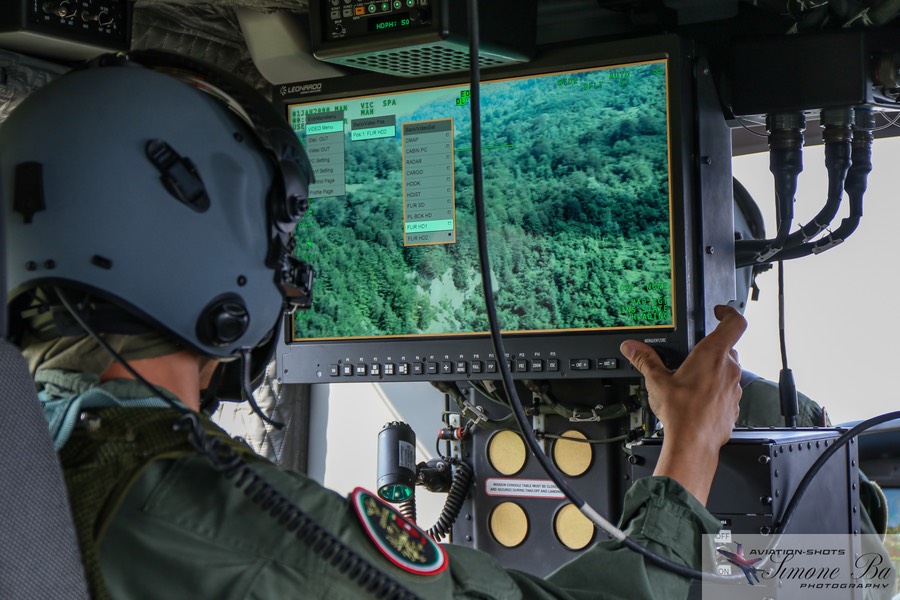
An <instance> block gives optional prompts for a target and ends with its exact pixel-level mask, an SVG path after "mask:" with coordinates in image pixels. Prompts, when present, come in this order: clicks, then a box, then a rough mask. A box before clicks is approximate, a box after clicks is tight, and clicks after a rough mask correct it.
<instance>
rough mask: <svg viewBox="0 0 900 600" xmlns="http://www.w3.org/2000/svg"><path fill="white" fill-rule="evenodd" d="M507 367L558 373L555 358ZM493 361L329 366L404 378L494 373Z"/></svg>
mask: <svg viewBox="0 0 900 600" xmlns="http://www.w3.org/2000/svg"><path fill="white" fill-rule="evenodd" d="M507 364H508V365H509V368H510V370H511V371H512V372H514V373H544V372H547V373H555V372H558V371H559V370H560V359H558V358H548V359H543V358H517V359H514V360H508V361H507ZM617 368H619V359H617V358H600V359H591V358H573V359H570V360H569V370H570V371H589V370H593V369H596V370H604V371H605V370H613V369H617ZM498 372H499V367H498V366H497V361H496V360H484V361H482V360H457V361H449V360H447V361H425V362H412V363H405V362H403V363H396V364H395V363H374V362H373V363H368V364H367V363H355V364H350V363H345V364H331V365H329V368H328V374H329V376H331V377H364V376H375V377H380V376H382V375H384V376H386V377H393V376H401V377H402V376H408V375H469V374H471V375H480V374H482V373H498Z"/></svg>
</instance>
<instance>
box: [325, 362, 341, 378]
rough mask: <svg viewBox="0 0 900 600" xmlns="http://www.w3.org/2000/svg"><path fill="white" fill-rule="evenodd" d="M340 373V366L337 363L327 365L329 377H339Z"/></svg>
mask: <svg viewBox="0 0 900 600" xmlns="http://www.w3.org/2000/svg"><path fill="white" fill-rule="evenodd" d="M340 374H341V368H340V367H339V366H337V365H328V375H329V376H330V377H339V376H340Z"/></svg>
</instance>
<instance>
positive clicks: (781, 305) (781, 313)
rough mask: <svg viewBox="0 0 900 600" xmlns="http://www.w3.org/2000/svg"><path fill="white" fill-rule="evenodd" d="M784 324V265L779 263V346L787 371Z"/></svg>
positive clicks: (783, 365)
mask: <svg viewBox="0 0 900 600" xmlns="http://www.w3.org/2000/svg"><path fill="white" fill-rule="evenodd" d="M784 323H785V319H784V263H783V262H781V261H778V344H779V347H780V349H781V368H782V369H787V368H788V360H787V340H786V337H785V333H784Z"/></svg>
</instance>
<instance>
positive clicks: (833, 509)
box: [632, 428, 860, 534]
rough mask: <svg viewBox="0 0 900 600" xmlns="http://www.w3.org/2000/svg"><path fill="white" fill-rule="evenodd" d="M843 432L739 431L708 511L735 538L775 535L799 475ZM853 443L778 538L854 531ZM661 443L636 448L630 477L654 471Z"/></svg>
mask: <svg viewBox="0 0 900 600" xmlns="http://www.w3.org/2000/svg"><path fill="white" fill-rule="evenodd" d="M841 433H842V431H841V430H838V429H824V428H822V429H820V428H815V429H740V430H736V431H734V433H733V434H732V436H731V440H730V441H729V442H728V443H727V444H726V445H725V446H723V447H722V451H721V453H720V454H719V466H718V469H717V470H716V476H715V479H714V480H713V484H712V489H711V490H710V493H709V499H708V501H707V504H706V506H707V508H708V509H709V511H710V512H711V513H712V514H713V515H715V516H716V517H718V518H719V519H721V521H722V525H723V529H724V530H727V531H731V532H732V533H743V534H767V533H770V532H772V531H773V528H774V526H775V525H776V523H777V522H778V521H779V520H780V519H781V516H782V515H783V513H784V510H785V508H787V505H788V503H789V502H790V501H791V498H792V497H793V495H794V491H795V490H796V489H797V486H798V485H799V483H800V481H801V480H802V479H803V476H804V475H806V472H807V471H808V470H809V468H810V467H811V466H812V464H813V463H814V462H815V461H816V459H817V458H819V456H820V455H821V454H822V453H823V452H825V450H826V449H828V448H829V447H830V446H831V445H832V444H833V443H834V442H835V440H836V439H837V438H838V437H839V436H840V434H841ZM855 442H856V440H855V439H854V440H851V442H850V443H848V444H847V445H845V446H844V447H843V448H841V449H840V450H839V451H837V452H836V453H835V454H834V456H832V457H831V458H830V459H829V460H828V461H827V462H826V463H825V465H824V466H823V468H822V470H821V471H819V473H818V474H817V475H816V476H815V478H814V479H813V481H812V483H811V485H810V486H809V488H808V489H807V491H806V493H805V495H804V496H803V498H802V500H801V502H800V504H799V506H798V507H797V509H796V511H795V512H794V515H793V517H792V519H791V521H790V523H789V524H788V527H787V530H786V531H784V532H783V533H835V534H837V533H859V527H860V521H859V518H860V517H859V510H860V509H859V489H858V481H859V467H858V460H857V445H856V443H855ZM661 449H662V440H661V439H653V438H651V439H648V440H646V441H645V442H644V443H643V444H641V445H640V446H636V447H634V448H633V450H634V458H633V459H632V460H633V463H632V478H633V480H637V479H638V478H640V477H646V476H649V475H652V474H653V469H654V467H655V466H656V462H657V459H658V458H659V452H660V450H661Z"/></svg>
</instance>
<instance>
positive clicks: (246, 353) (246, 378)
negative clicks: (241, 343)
mask: <svg viewBox="0 0 900 600" xmlns="http://www.w3.org/2000/svg"><path fill="white" fill-rule="evenodd" d="M250 367H251V358H250V350H248V349H247V348H241V394H243V396H244V400H246V401H247V402H249V403H250V408H252V409H253V412H254V413H256V415H257V416H258V417H259V418H260V419H262V420H263V422H264V423H268V424H269V425H271V426H272V427H274V428H275V429H284V423H282V422H280V421H276V420H274V419H272V418H270V417H269V416H268V415H267V414H266V413H264V412H263V410H262V409H261V408H260V407H259V404H257V403H256V398H254V397H253V391H252V390H251V389H250V387H251V385H250V380H251V379H252V378H253V377H252V376H251V374H250V370H251V369H250Z"/></svg>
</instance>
